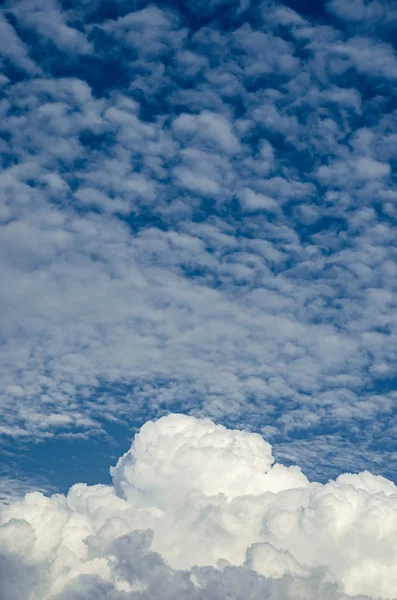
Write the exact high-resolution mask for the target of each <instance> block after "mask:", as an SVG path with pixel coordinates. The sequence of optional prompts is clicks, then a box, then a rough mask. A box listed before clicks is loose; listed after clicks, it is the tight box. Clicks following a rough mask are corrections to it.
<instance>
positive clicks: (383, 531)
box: [0, 414, 397, 600]
mask: <svg viewBox="0 0 397 600" xmlns="http://www.w3.org/2000/svg"><path fill="white" fill-rule="evenodd" d="M112 474H113V478H114V485H113V486H106V485H94V486H88V485H86V484H83V483H78V484H76V485H74V486H73V487H72V488H71V489H70V491H69V493H68V494H67V496H63V495H60V494H55V495H53V496H51V497H46V496H44V495H42V494H41V493H38V492H33V493H29V494H27V495H26V497H25V498H24V499H23V500H20V501H17V502H14V503H12V504H10V505H9V506H8V507H6V508H4V509H3V511H2V513H1V526H0V548H1V556H0V573H1V578H0V592H1V598H2V599H4V600H78V599H79V600H83V599H84V600H88V599H90V600H91V599H92V600H93V599H95V600H102V599H103V600H104V599H107V600H109V599H112V600H116V599H117V600H127V599H129V600H149V599H153V598H156V599H159V600H166V599H167V600H168V599H171V598H172V599H173V600H182V599H183V600H187V598H189V599H194V600H204V599H206V600H207V599H208V600H221V599H224V598H229V597H230V598H234V599H236V600H240V599H241V600H242V599H246V598H249V599H252V600H254V599H257V600H259V599H263V598H269V599H274V600H276V599H277V598H283V599H285V600H301V599H303V598H304V599H305V600H318V598H321V599H322V600H342V599H343V598H344V599H346V598H347V597H350V596H360V597H362V598H363V596H364V595H365V596H366V597H368V596H369V597H372V598H378V597H381V598H385V599H389V600H391V599H392V598H396V589H397V558H396V557H397V541H396V540H397V488H396V486H395V485H394V484H393V483H392V482H390V481H388V480H386V479H384V478H383V477H379V476H374V475H372V474H371V473H369V472H363V473H360V474H358V475H352V474H344V475H341V476H340V477H338V478H337V479H336V480H334V481H330V482H329V483H327V484H325V485H322V484H319V483H315V482H310V481H309V480H308V479H307V478H306V477H305V476H304V475H303V474H302V472H301V471H300V469H299V468H298V467H290V468H287V467H285V466H283V465H280V464H273V458H272V454H271V447H270V445H269V444H268V443H266V442H265V441H264V440H263V439H262V438H261V437H260V436H259V435H257V434H253V433H249V432H246V431H234V430H229V429H226V428H225V427H223V426H220V425H215V424H214V423H212V422H211V421H209V420H199V419H196V418H193V417H188V416H184V415H179V414H171V415H169V416H166V417H163V418H161V419H159V420H158V421H156V422H152V421H149V422H148V423H146V424H145V425H144V426H143V427H142V428H141V430H140V432H139V433H138V434H137V435H136V437H135V440H134V442H133V445H132V447H131V449H130V450H129V451H128V452H127V453H126V454H125V455H124V456H123V457H121V458H120V460H119V461H118V464H117V466H116V467H114V468H113V469H112Z"/></svg>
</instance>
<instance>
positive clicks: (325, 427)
mask: <svg viewBox="0 0 397 600" xmlns="http://www.w3.org/2000/svg"><path fill="white" fill-rule="evenodd" d="M72 4H73V6H72V5H71V3H70V2H66V1H65V2H57V1H56V0H18V1H14V0H7V1H6V2H5V3H4V6H3V7H2V10H1V13H0V52H1V63H0V67H1V70H2V75H1V78H0V85H1V86H2V90H3V97H2V100H1V102H0V121H1V141H0V153H1V161H2V162H1V165H2V170H1V173H0V188H1V189H0V198H1V206H0V278H1V281H2V287H3V288H4V290H6V293H4V294H2V295H1V298H0V303H1V305H0V311H1V315H2V317H3V318H2V331H1V338H0V339H1V345H0V382H1V403H0V411H1V415H0V416H1V418H0V434H1V439H2V440H5V441H4V442H2V444H3V445H2V448H3V447H7V452H9V451H10V450H9V448H10V447H11V444H12V443H15V444H17V440H18V439H22V440H24V442H23V443H25V440H27V441H32V442H38V441H41V442H43V441H45V440H47V439H49V438H53V437H57V436H58V437H59V439H73V438H74V437H77V439H80V438H81V437H85V438H86V439H88V440H89V439H92V438H97V439H101V440H103V443H105V441H106V440H108V439H109V438H110V437H111V436H112V433H111V426H112V423H115V422H117V423H125V424H126V425H127V426H129V427H136V426H137V425H140V424H142V423H143V422H144V421H145V420H147V419H148V418H152V417H155V416H161V415H163V414H166V413H168V412H169V411H178V412H184V413H189V414H193V415H195V416H209V417H211V418H213V419H216V420H217V421H219V422H222V423H224V424H228V425H231V426H241V425H244V426H245V427H247V428H250V429H251V430H256V431H259V432H261V431H263V432H265V434H266V436H267V437H268V438H269V439H271V440H272V442H273V445H274V448H275V454H276V455H277V456H278V457H279V458H282V459H283V460H284V461H285V462H288V463H297V462H298V463H299V464H302V466H303V467H304V468H305V472H310V473H311V474H312V475H313V476H315V477H319V478H321V480H324V478H325V479H326V478H327V477H329V476H335V475H336V474H337V473H338V472H340V471H341V470H352V469H356V468H371V469H373V470H375V471H376V472H381V473H384V474H387V475H388V476H390V477H394V478H395V477H397V473H396V471H395V467H394V465H395V464H396V463H395V455H396V454H395V453H396V427H395V426H393V425H392V423H393V422H394V421H395V416H396V391H395V381H396V380H395V377H396V373H395V366H396V364H397V360H396V359H397V356H396V348H397V322H396V314H397V313H396V282H397V268H396V264H397V257H396V245H395V240H396V216H397V214H396V199H397V196H396V192H395V167H396V156H395V147H396V135H397V133H396V132H397V127H396V109H395V105H394V104H393V102H394V100H393V98H395V84H396V73H397V57H396V51H395V47H394V46H393V42H394V40H395V36H394V35H393V32H394V29H393V28H394V24H393V19H392V18H391V17H390V15H392V12H391V11H390V7H389V6H388V4H389V3H384V2H381V1H380V0H373V1H372V2H364V1H361V0H355V1H354V2H350V3H348V5H349V6H348V7H347V4H346V3H344V2H339V1H337V0H332V1H329V2H328V3H326V6H325V11H324V12H321V14H320V11H319V12H318V14H311V15H310V14H308V12H307V11H304V12H302V13H301V14H300V13H298V12H296V11H294V10H292V9H291V8H289V7H287V6H286V5H285V4H282V3H280V4H278V3H276V2H267V1H265V2H263V3H257V2H255V3H251V4H250V3H249V2H241V3H238V2H226V3H225V2H223V1H220V2H218V1H216V2H209V1H204V2H200V3H197V2H193V1H192V2H186V3H176V2H175V3H173V2H169V3H167V5H165V4H164V3H161V4H160V3H159V4H150V5H149V4H148V3H146V2H143V1H137V2H134V3H132V4H131V3H130V2H126V1H124V0H112V1H110V2H106V3H102V2H99V1H98V2H80V3H72ZM345 4H346V6H345ZM182 5H183V6H182ZM308 437H309V438H310V440H311V441H310V444H308V443H307V439H308ZM346 450H348V451H346ZM11 462H12V468H11V471H14V473H12V477H13V478H18V476H19V475H20V476H21V477H22V476H25V477H26V476H27V474H26V473H20V474H19V475H18V473H15V471H18V469H21V468H22V467H21V464H23V461H20V460H19V459H18V453H16V456H14V458H12V460H11Z"/></svg>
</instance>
